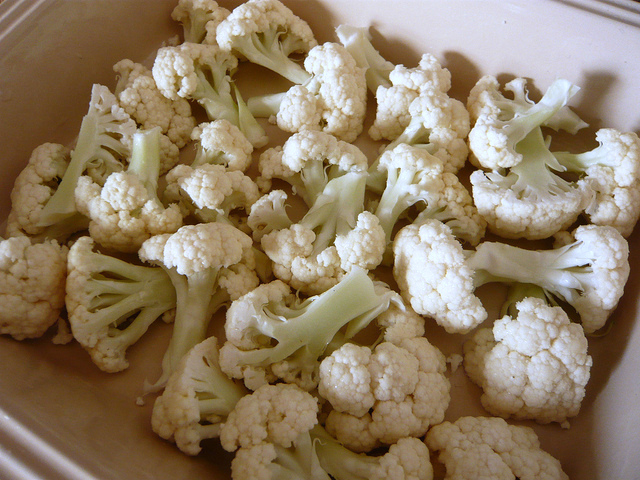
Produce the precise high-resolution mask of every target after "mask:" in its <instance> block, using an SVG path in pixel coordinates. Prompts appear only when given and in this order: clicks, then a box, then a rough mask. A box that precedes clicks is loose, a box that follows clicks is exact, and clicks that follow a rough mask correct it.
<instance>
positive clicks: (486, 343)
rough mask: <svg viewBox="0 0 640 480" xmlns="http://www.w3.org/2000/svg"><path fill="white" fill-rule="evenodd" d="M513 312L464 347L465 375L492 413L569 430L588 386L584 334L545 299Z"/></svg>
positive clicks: (526, 302)
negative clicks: (473, 384) (566, 426)
mask: <svg viewBox="0 0 640 480" xmlns="http://www.w3.org/2000/svg"><path fill="white" fill-rule="evenodd" d="M513 310H515V312H514V313H511V314H507V315H505V316H504V317H502V318H501V319H499V320H496V321H495V322H494V324H493V327H492V328H481V329H479V330H478V331H477V332H476V333H475V334H474V336H473V337H472V338H471V339H470V340H468V341H467V342H465V344H464V353H465V356H464V366H465V370H466V371H467V372H468V374H469V376H470V378H471V379H472V380H473V381H474V382H475V383H477V384H478V385H479V386H480V387H481V388H482V390H483V394H482V397H481V401H482V405H483V406H484V408H485V409H486V410H487V411H488V412H489V413H491V414H493V415H498V416H501V417H503V418H509V417H512V418H515V419H518V420H523V419H533V420H536V421H537V422H539V423H549V422H558V423H560V424H562V425H565V424H566V423H568V422H567V419H568V418H570V417H575V416H576V415H577V414H578V412H579V411H580V405H581V403H582V399H583V398H584V395H585V386H586V384H587V382H588V380H589V375H590V369H591V365H592V359H591V356H590V355H588V354H587V347H588V345H587V339H586V337H585V334H584V330H583V329H582V328H581V327H580V325H579V324H577V323H572V322H571V321H570V319H569V316H568V315H567V314H566V313H565V312H564V310H562V308H560V307H558V306H551V305H548V304H547V302H546V300H545V299H544V298H537V297H534V296H527V297H525V298H523V299H522V300H519V301H517V302H516V303H514V304H513Z"/></svg>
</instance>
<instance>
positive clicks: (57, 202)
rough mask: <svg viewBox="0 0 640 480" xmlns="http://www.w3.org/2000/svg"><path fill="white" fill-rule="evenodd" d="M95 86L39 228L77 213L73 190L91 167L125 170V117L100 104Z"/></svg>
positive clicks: (41, 215) (98, 89) (107, 170)
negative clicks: (60, 177) (123, 160)
mask: <svg viewBox="0 0 640 480" xmlns="http://www.w3.org/2000/svg"><path fill="white" fill-rule="evenodd" d="M98 87H99V86H94V89H93V91H92V93H91V101H90V105H89V111H88V112H87V114H86V115H85V116H84V117H83V119H82V123H81V125H80V131H79V133H78V138H77V141H76V145H75V148H74V149H73V151H72V152H71V156H70V161H69V165H68V166H67V169H66V171H65V173H64V175H63V177H62V181H61V182H60V184H59V185H58V188H57V189H56V191H55V193H54V194H53V195H52V196H51V198H50V199H49V201H48V202H47V204H46V205H45V206H44V208H43V209H42V211H41V213H40V221H39V223H38V226H41V227H47V226H50V225H53V224H55V223H58V222H61V221H63V220H66V219H67V218H69V217H71V216H73V215H74V214H76V213H77V209H76V202H75V195H74V194H75V188H76V185H77V183H78V179H79V178H80V176H81V175H82V174H83V173H84V172H85V171H86V170H87V168H88V167H89V166H90V165H91V164H97V165H101V166H103V169H104V170H105V173H106V174H108V173H109V172H110V171H116V170H122V169H123V168H124V165H123V163H122V161H121V159H123V158H125V157H126V156H127V155H128V154H129V148H128V147H127V146H126V145H125V144H123V143H122V142H121V138H122V132H121V129H122V128H123V124H124V123H125V122H126V120H127V119H128V117H126V118H125V117H124V116H123V117H118V116H116V115H114V114H113V113H112V109H111V108H108V107H107V106H105V105H103V103H105V99H104V98H102V96H101V95H103V92H102V91H101V89H100V88H98ZM123 115H125V114H124V113H123ZM128 120H130V119H128Z"/></svg>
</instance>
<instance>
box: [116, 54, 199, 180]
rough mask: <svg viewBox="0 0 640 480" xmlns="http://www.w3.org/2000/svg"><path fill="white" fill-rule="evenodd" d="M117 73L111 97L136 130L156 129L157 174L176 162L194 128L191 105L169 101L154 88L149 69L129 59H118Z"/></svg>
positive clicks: (194, 121)
mask: <svg viewBox="0 0 640 480" xmlns="http://www.w3.org/2000/svg"><path fill="white" fill-rule="evenodd" d="M113 70H114V71H115V72H116V73H118V75H119V78H118V83H117V84H116V87H115V90H114V94H115V95H116V97H117V98H118V103H119V104H120V106H121V107H122V108H123V109H124V111H125V112H127V114H129V116H130V117H131V118H132V119H134V120H135V121H136V123H137V124H138V126H139V128H141V129H144V130H151V129H153V128H154V127H160V129H161V135H160V154H161V155H160V156H161V161H160V174H163V173H166V172H167V171H169V170H170V169H171V167H173V166H174V165H175V164H176V163H178V161H179V159H180V149H182V148H183V147H184V146H185V145H186V144H187V143H188V142H189V139H190V135H191V131H192V130H193V128H194V127H195V126H196V119H195V117H194V116H193V115H192V112H191V105H190V104H189V102H188V101H187V100H185V99H184V98H176V99H174V100H171V99H169V98H167V97H165V96H164V95H163V94H162V92H161V91H160V90H159V89H158V87H157V85H156V82H155V80H154V79H153V75H152V74H151V70H149V69H148V68H147V67H145V66H144V65H142V64H139V63H134V62H133V61H131V60H128V59H125V60H121V61H119V62H118V63H116V64H115V65H114V66H113Z"/></svg>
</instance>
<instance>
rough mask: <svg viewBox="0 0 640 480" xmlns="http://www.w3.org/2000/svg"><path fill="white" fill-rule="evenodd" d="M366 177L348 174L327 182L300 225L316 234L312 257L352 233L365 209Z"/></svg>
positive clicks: (354, 173) (353, 173)
mask: <svg viewBox="0 0 640 480" xmlns="http://www.w3.org/2000/svg"><path fill="white" fill-rule="evenodd" d="M366 181H367V180H366V176H365V175H364V174H363V173H359V172H349V173H346V174H344V175H341V176H339V177H336V178H333V179H331V180H329V182H327V184H326V186H325V188H324V190H323V191H322V193H321V194H320V195H319V196H318V197H317V199H316V201H315V203H314V204H313V206H312V207H311V208H310V209H309V211H308V212H307V213H306V214H305V216H304V217H303V218H302V220H301V221H300V222H299V223H300V224H301V225H304V226H305V227H307V228H309V229H311V230H313V231H314V232H315V233H316V239H315V241H314V242H313V251H312V255H317V254H319V253H320V252H322V251H323V250H325V249H326V248H327V247H329V246H330V245H331V244H332V243H333V241H334V240H335V238H336V236H337V235H344V234H346V233H348V232H349V231H350V230H352V229H353V228H354V227H355V225H356V222H357V218H358V214H360V213H361V212H362V210H363V208H364V193H365V186H366Z"/></svg>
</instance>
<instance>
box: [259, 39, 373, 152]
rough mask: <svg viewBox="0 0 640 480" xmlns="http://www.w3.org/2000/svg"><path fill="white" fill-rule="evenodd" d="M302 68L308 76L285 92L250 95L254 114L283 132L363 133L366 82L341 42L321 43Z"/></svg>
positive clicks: (349, 136)
mask: <svg viewBox="0 0 640 480" xmlns="http://www.w3.org/2000/svg"><path fill="white" fill-rule="evenodd" d="M304 68H305V70H306V71H307V72H308V73H309V75H310V78H309V79H308V80H307V81H305V82H304V83H303V84H300V85H294V86H293V87H291V88H290V89H289V90H287V91H286V92H284V93H276V94H268V95H264V96H257V97H251V98H249V100H248V101H247V105H248V107H249V109H250V110H251V112H252V113H253V114H254V115H255V116H256V117H267V118H271V119H272V121H274V122H275V123H276V124H277V125H278V127H279V128H280V129H282V130H284V131H286V132H299V131H302V130H305V129H309V130H321V131H323V132H327V133H330V134H332V135H335V136H336V137H337V138H339V139H340V140H344V141H346V142H353V141H354V140H355V139H356V138H357V137H358V135H359V134H360V133H361V132H362V129H363V124H364V117H365V114H366V101H367V85H366V80H365V75H364V69H362V68H360V67H359V66H358V65H357V64H356V62H355V60H354V59H353V57H352V56H351V54H350V53H349V52H348V51H347V49H345V48H344V47H343V46H342V45H340V44H338V43H333V42H327V43H323V44H321V45H318V46H316V47H314V48H312V49H311V51H309V54H308V55H307V57H306V58H305V60H304Z"/></svg>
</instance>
